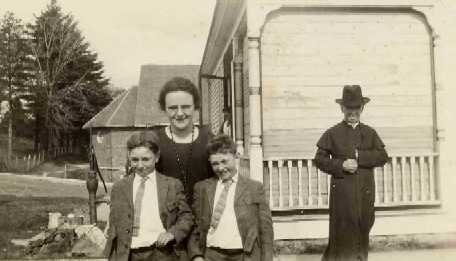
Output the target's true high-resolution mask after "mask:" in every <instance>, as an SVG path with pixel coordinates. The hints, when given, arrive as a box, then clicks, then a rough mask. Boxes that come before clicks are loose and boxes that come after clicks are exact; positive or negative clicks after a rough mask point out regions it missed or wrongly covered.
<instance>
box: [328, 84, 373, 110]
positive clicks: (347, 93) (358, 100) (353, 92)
mask: <svg viewBox="0 0 456 261" xmlns="http://www.w3.org/2000/svg"><path fill="white" fill-rule="evenodd" d="M369 101H370V99H369V98H367V97H363V93H362V91H361V86H359V85H345V86H344V89H343V91H342V99H336V102H337V103H339V104H341V105H344V106H345V107H360V106H361V105H364V104H366V103H368V102H369Z"/></svg>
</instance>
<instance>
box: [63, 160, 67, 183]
mask: <svg viewBox="0 0 456 261" xmlns="http://www.w3.org/2000/svg"><path fill="white" fill-rule="evenodd" d="M63 178H65V179H66V178H67V164H66V163H65V168H64V169H63Z"/></svg>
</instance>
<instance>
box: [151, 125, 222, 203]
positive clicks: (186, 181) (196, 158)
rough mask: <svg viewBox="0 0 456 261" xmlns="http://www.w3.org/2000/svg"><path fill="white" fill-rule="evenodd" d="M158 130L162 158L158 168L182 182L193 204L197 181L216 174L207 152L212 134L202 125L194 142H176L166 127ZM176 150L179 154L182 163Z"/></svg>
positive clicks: (189, 200)
mask: <svg viewBox="0 0 456 261" xmlns="http://www.w3.org/2000/svg"><path fill="white" fill-rule="evenodd" d="M156 132H157V135H158V137H159V140H160V160H159V162H158V164H157V170H158V171H159V172H160V173H162V174H163V175H166V176H170V177H173V178H177V179H179V180H180V181H181V182H182V184H183V185H184V189H185V194H186V196H187V201H188V203H189V204H190V205H191V203H192V202H193V186H194V185H195V183H196V182H198V181H201V180H203V179H206V178H209V177H212V176H213V175H214V173H213V171H212V168H211V166H210V164H209V161H208V154H207V152H206V145H207V143H208V140H209V138H210V137H211V134H210V132H209V130H208V128H207V127H202V128H200V129H199V135H198V137H197V139H196V140H195V141H194V142H192V143H175V142H173V141H172V140H171V139H170V138H169V137H168V135H166V132H165V128H161V129H158V130H157V131H156ZM176 151H177V153H178V154H179V159H180V162H181V163H180V164H179V163H178V160H177V156H176ZM190 152H191V155H190ZM190 156H191V158H190ZM183 172H184V173H186V175H185V174H184V173H183Z"/></svg>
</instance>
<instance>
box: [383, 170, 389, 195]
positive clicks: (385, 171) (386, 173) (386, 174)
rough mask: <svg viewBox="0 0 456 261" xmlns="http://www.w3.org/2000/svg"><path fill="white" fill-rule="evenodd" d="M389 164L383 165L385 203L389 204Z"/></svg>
mask: <svg viewBox="0 0 456 261" xmlns="http://www.w3.org/2000/svg"><path fill="white" fill-rule="evenodd" d="M387 165H388V164H385V165H383V203H385V204H387V203H388V201H389V199H388V171H387V167H386V166H387Z"/></svg>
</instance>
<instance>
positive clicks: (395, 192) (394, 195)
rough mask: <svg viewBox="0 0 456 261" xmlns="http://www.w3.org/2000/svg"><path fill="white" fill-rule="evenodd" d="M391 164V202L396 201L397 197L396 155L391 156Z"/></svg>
mask: <svg viewBox="0 0 456 261" xmlns="http://www.w3.org/2000/svg"><path fill="white" fill-rule="evenodd" d="M391 162H392V166H393V170H392V172H391V174H392V177H391V179H392V180H393V191H392V192H393V200H392V201H393V202H396V201H397V198H398V195H397V188H396V157H393V158H392V161H391Z"/></svg>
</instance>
